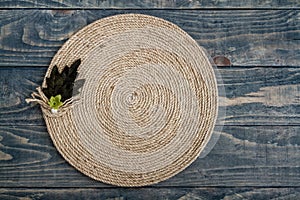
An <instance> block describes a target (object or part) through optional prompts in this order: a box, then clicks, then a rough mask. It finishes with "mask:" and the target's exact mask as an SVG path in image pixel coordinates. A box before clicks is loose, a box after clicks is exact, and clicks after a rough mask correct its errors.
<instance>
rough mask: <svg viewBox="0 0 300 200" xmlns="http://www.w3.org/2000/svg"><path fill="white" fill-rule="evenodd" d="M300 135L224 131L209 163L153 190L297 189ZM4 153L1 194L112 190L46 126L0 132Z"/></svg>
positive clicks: (263, 129) (275, 130) (270, 129)
mask: <svg viewBox="0 0 300 200" xmlns="http://www.w3.org/2000/svg"><path fill="white" fill-rule="evenodd" d="M299 133H300V126H225V127H223V130H222V132H221V135H220V138H219V140H218V142H217V143H216V145H215V146H214V148H213V149H212V151H211V152H210V153H209V154H208V155H207V156H206V157H204V158H198V159H197V160H196V161H195V162H194V163H193V164H192V165H191V166H189V167H188V168H187V169H186V170H184V171H183V172H181V173H180V174H178V175H176V176H175V177H173V178H171V179H169V180H167V181H164V182H161V183H159V184H157V185H155V187H173V186H176V187H192V186H193V187H207V186H211V187H235V186H239V187H243V186H248V187H296V186H297V187H299V186H300V181H299V179H300V135H299ZM0 151H1V152H2V153H1V156H0V158H1V159H0V188H1V187H27V188H28V187H29V188H31V187H54V188H55V187H57V188H59V187H87V188H88V187H100V188H102V187H110V186H109V185H105V184H103V183H100V182H96V181H94V180H92V179H90V178H89V177H86V176H84V175H82V174H81V173H80V172H78V171H76V170H75V169H74V168H73V167H71V166H70V165H69V164H67V163H66V162H65V161H64V159H63V158H62V157H61V156H60V155H59V153H58V152H57V151H56V149H55V148H54V146H53V144H52V142H51V140H50V137H49V135H48V133H47V131H46V128H45V127H44V126H5V127H4V126H2V127H0ZM3 155H4V156H3Z"/></svg>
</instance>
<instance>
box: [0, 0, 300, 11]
mask: <svg viewBox="0 0 300 200" xmlns="http://www.w3.org/2000/svg"><path fill="white" fill-rule="evenodd" d="M16 7H17V8H119V9H120V8H123V9H124V8H146V9H147V8H278V7H280V8H298V7H300V4H299V1H297V0H286V1H280V0H272V1H267V0H244V1H238V0H222V1H220V0H213V1H208V0H176V1H174V0H126V1H122V0H81V1H72V0H39V1H34V0H6V1H1V2H0V8H16Z"/></svg>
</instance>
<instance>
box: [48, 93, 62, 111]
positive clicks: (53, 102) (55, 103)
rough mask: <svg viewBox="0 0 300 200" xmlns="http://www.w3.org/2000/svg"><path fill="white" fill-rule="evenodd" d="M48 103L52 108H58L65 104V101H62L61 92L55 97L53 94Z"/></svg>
mask: <svg viewBox="0 0 300 200" xmlns="http://www.w3.org/2000/svg"><path fill="white" fill-rule="evenodd" d="M48 104H49V106H50V107H51V108H53V109H55V110H58V108H59V107H61V106H62V105H63V103H62V102H61V95H60V94H59V95H56V96H55V97H53V96H51V98H50V101H49V102H48Z"/></svg>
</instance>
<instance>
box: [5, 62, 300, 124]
mask: <svg viewBox="0 0 300 200" xmlns="http://www.w3.org/2000/svg"><path fill="white" fill-rule="evenodd" d="M46 70H47V68H45V67H43V68H41V67H38V68H33V67H31V68H27V67H25V68H24V67H17V68H0V85H1V87H0V125H44V121H43V118H42V114H41V110H40V108H39V106H34V105H33V104H26V102H25V98H29V97H30V94H31V93H32V92H34V91H35V89H36V88H37V87H38V86H40V85H41V83H42V80H43V77H44V75H45V72H46ZM219 72H220V74H221V76H222V80H223V82H224V83H223V86H224V87H225V91H226V95H224V94H223V95H222V94H221V95H222V96H221V97H220V100H221V101H220V103H221V106H222V107H226V117H225V118H224V119H221V122H224V123H225V124H226V125H300V120H299V119H300V112H299V110H300V102H299V90H300V73H299V72H300V69H299V68H297V67H296V68H291V67H284V68H270V67H267V68H264V67H253V68H245V67H239V68H219Z"/></svg>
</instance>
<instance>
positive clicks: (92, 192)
mask: <svg viewBox="0 0 300 200" xmlns="http://www.w3.org/2000/svg"><path fill="white" fill-rule="evenodd" d="M299 196H300V190H299V188H251V187H250V188H249V187H246V188H245V187H241V188H230V187H229V188H219V187H218V188H214V187H208V188H205V187H204V188H139V189H124V188H115V189H78V188H74V189H72V188H67V189H66V188H64V189H3V190H0V198H1V199H26V200H35V199H43V200H53V199H56V200H60V199H91V200H92V199H97V200H161V199H168V200H202V199H203V200H219V199H224V200H229V199H236V200H240V199H247V200H266V199H278V200H287V199H289V200H297V198H298V197H299Z"/></svg>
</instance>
